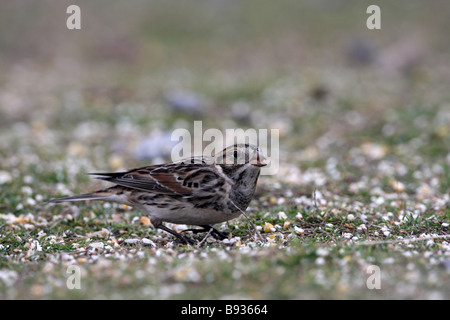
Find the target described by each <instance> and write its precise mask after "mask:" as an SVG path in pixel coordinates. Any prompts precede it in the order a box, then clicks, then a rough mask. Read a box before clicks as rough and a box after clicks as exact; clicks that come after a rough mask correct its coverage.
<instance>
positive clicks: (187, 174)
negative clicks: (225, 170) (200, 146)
mask: <svg viewBox="0 0 450 320" xmlns="http://www.w3.org/2000/svg"><path fill="white" fill-rule="evenodd" d="M93 174H94V175H101V176H104V177H98V179H102V180H105V181H109V182H112V183H115V184H117V185H120V186H124V187H128V188H131V189H137V190H142V191H148V192H152V193H161V194H173V193H175V194H179V195H183V196H190V195H192V194H193V193H195V191H197V190H199V188H200V187H201V186H202V185H205V184H208V183H210V182H211V181H212V180H214V179H217V178H219V177H218V176H217V174H215V173H214V172H211V170H209V169H208V166H207V165H205V164H184V163H174V164H168V165H160V166H149V167H142V168H137V169H133V170H130V171H127V172H117V173H93Z"/></svg>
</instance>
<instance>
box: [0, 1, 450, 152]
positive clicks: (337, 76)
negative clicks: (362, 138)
mask: <svg viewBox="0 0 450 320" xmlns="http://www.w3.org/2000/svg"><path fill="white" fill-rule="evenodd" d="M372 2H373V1H372ZM372 2H371V1H344V0H338V1H331V0H320V1H287V0H282V1H276V2H275V1H255V0H253V1H252V0H250V1H235V0H201V1H189V0H188V1H181V2H180V1H143V0H142V1H140V0H136V1H132V2H127V1H72V2H70V1H56V0H53V1H52V0H44V1H39V2H37V1H35V2H33V1H3V2H2V4H1V10H0V85H1V86H0V115H1V119H0V124H1V127H2V131H4V130H8V128H9V127H10V126H11V125H12V124H14V123H15V122H25V123H35V124H36V123H39V124H43V125H44V126H45V127H48V128H53V127H55V126H64V128H66V129H69V128H71V127H72V126H75V125H76V124H77V123H79V122H82V121H87V120H88V119H91V120H92V119H94V120H96V121H97V120H98V121H100V122H106V123H107V124H108V125H109V124H111V123H113V124H115V123H117V122H120V120H121V119H130V120H131V122H132V123H133V124H138V125H141V126H142V130H144V131H145V130H147V131H149V130H151V129H153V128H162V129H165V128H168V129H172V128H173V127H177V126H180V125H181V126H182V125H183V124H184V125H190V124H191V120H192V119H194V118H195V119H202V120H204V121H206V122H207V123H210V125H211V126H219V127H220V126H224V127H237V126H241V127H246V126H253V127H256V128H267V127H270V128H275V127H279V128H280V129H281V130H282V132H283V133H285V134H288V135H295V137H296V139H295V141H287V144H294V145H295V147H305V146H307V145H308V144H311V142H312V141H311V139H316V138H318V137H320V136H322V135H323V134H325V133H326V132H327V131H329V130H332V129H333V128H334V129H335V130H336V131H339V133H340V132H342V130H344V131H346V128H345V126H344V128H343V127H342V122H343V121H344V122H347V123H346V125H348V124H350V125H351V126H353V129H355V130H356V131H360V130H358V129H359V128H358V126H360V127H361V128H363V129H364V131H366V130H368V131H370V130H372V131H370V133H371V134H373V133H375V134H379V133H381V131H380V130H381V128H382V126H383V124H384V123H386V122H389V121H397V122H401V119H397V118H396V113H395V111H392V109H401V110H402V111H405V112H407V110H406V109H407V107H408V106H410V104H414V103H415V102H416V100H417V98H420V97H423V98H424V96H426V98H427V103H426V104H423V103H420V104H421V105H420V109H421V110H422V111H423V112H425V113H426V110H428V108H432V107H433V106H435V104H436V99H437V100H439V101H442V100H443V99H442V98H443V97H445V98H446V99H445V100H446V101H448V99H447V98H448V94H447V89H448V83H449V73H450V71H449V64H448V58H449V50H450V47H449V46H450V44H449V41H448V35H447V31H448V30H449V27H450V23H449V19H448V17H449V16H450V15H449V14H450V12H449V11H450V6H449V5H448V3H447V1H445V0H443V1H431V2H430V1H395V2H392V1H379V2H377V4H378V5H379V6H380V7H381V26H382V29H381V30H368V29H367V27H366V19H367V18H368V16H369V15H368V14H366V9H367V7H368V6H369V5H370V4H373V3H372ZM70 4H77V5H79V6H80V8H81V26H82V28H81V30H68V29H67V28H66V19H67V18H68V16H69V14H67V13H66V8H67V7H68V6H69V5H70ZM180 91H181V92H182V93H185V95H184V96H183V95H181V98H180V97H179V96H177V93H179V92H180ZM440 94H443V96H439V97H438V98H436V95H440ZM172 95H174V96H175V99H176V98H180V100H181V101H176V102H175V104H176V103H177V102H179V103H181V104H182V106H181V110H180V109H177V108H176V106H175V108H172V109H171V108H170V104H171V98H173V97H172ZM186 96H187V97H186ZM186 99H194V102H197V104H199V105H200V107H199V108H197V109H195V108H194V109H195V110H194V111H195V112H199V113H194V112H193V110H191V108H190V107H189V106H187V107H186V106H184V105H183V103H184V104H186V103H185V102H186V101H184V100H186ZM199 101H200V102H204V103H200V102H199ZM187 104H188V103H187ZM194 104H195V103H194ZM351 111H354V112H353V113H349V112H351ZM218 112H220V117H217V115H218ZM411 112H415V111H411ZM413 116H416V115H413ZM179 119H185V120H186V121H188V122H187V124H186V123H185V122H181V123H180V122H178V123H177V120H179ZM355 119H356V120H355ZM225 120H230V121H225ZM352 121H353V122H352ZM339 123H341V125H339ZM395 126H396V127H398V130H399V132H400V133H402V130H403V128H402V127H401V123H395ZM385 129H386V130H388V131H389V130H392V128H389V127H387V128H385ZM352 132H353V131H352ZM143 134H144V133H143ZM405 134H406V133H405ZM302 137H304V138H302ZM406 138H408V137H406Z"/></svg>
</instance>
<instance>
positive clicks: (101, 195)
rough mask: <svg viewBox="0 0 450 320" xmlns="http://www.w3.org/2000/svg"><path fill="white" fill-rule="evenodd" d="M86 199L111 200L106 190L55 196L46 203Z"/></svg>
mask: <svg viewBox="0 0 450 320" xmlns="http://www.w3.org/2000/svg"><path fill="white" fill-rule="evenodd" d="M86 200H111V193H110V192H108V191H106V190H101V191H96V192H89V193H83V194H77V195H74V196H70V197H64V198H57V199H52V200H50V201H48V203H60V202H66V201H67V202H68V201H86Z"/></svg>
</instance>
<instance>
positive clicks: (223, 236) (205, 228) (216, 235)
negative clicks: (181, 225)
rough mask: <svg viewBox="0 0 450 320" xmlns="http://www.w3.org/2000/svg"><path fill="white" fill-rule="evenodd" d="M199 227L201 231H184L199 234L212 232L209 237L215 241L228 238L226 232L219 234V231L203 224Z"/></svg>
mask: <svg viewBox="0 0 450 320" xmlns="http://www.w3.org/2000/svg"><path fill="white" fill-rule="evenodd" d="M199 227H201V228H203V229H187V230H184V231H191V232H193V233H199V232H208V231H210V230H212V231H211V235H212V236H213V237H214V238H215V239H217V240H223V239H226V238H228V234H229V233H228V232H221V231H219V230H217V229H216V228H214V227H213V226H210V225H207V224H205V225H200V226H199Z"/></svg>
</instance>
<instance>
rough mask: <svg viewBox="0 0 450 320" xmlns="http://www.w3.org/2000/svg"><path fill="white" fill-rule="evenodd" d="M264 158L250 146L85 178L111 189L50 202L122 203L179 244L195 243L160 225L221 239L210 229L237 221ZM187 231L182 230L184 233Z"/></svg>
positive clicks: (250, 195) (248, 199)
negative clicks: (184, 227)
mask: <svg viewBox="0 0 450 320" xmlns="http://www.w3.org/2000/svg"><path fill="white" fill-rule="evenodd" d="M266 160H267V159H266V157H265V156H264V155H263V153H262V152H261V150H260V148H259V147H257V146H256V145H253V144H242V143H241V144H233V145H230V146H228V147H226V148H225V149H223V150H221V151H219V152H218V153H216V154H215V155H214V156H213V157H208V156H201V157H190V158H186V159H183V160H179V161H176V162H171V163H165V164H159V165H150V166H144V167H140V168H135V169H131V170H129V171H126V172H113V173H89V174H90V175H96V176H97V177H96V178H97V179H100V180H104V181H108V182H110V183H113V184H114V185H113V186H111V187H109V188H105V189H101V190H97V191H94V192H89V193H83V194H79V195H74V196H68V197H63V198H56V199H52V200H50V201H49V203H61V202H67V201H83V200H101V201H110V202H117V203H121V204H125V205H128V206H131V207H133V208H134V209H137V210H139V211H140V212H142V213H144V214H145V215H148V216H149V218H150V222H151V224H152V225H153V227H154V228H159V229H161V230H164V231H166V232H168V233H170V234H172V235H173V236H175V237H176V238H177V239H178V240H179V241H181V242H182V243H184V244H190V245H193V244H195V242H194V241H193V240H192V239H191V238H189V237H186V236H185V235H182V234H180V233H178V232H176V231H174V230H172V229H170V228H168V227H167V226H165V225H164V223H165V222H168V223H173V224H186V225H192V226H200V228H201V229H188V230H189V231H193V232H194V233H197V232H203V231H204V232H206V231H208V232H209V233H210V234H211V235H212V236H213V237H215V238H216V239H220V240H223V239H225V238H226V237H227V234H226V233H223V232H220V231H219V230H217V229H216V228H214V227H213V226H212V225H214V224H217V223H221V222H225V221H228V220H232V219H235V218H237V217H239V216H240V215H241V214H243V213H244V211H245V210H246V209H247V207H248V205H249V204H250V201H251V200H252V198H253V195H254V193H255V189H256V184H257V181H258V177H259V175H260V170H261V167H263V166H265V165H267V163H266V162H265V161H266ZM186 231H187V230H186Z"/></svg>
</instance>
